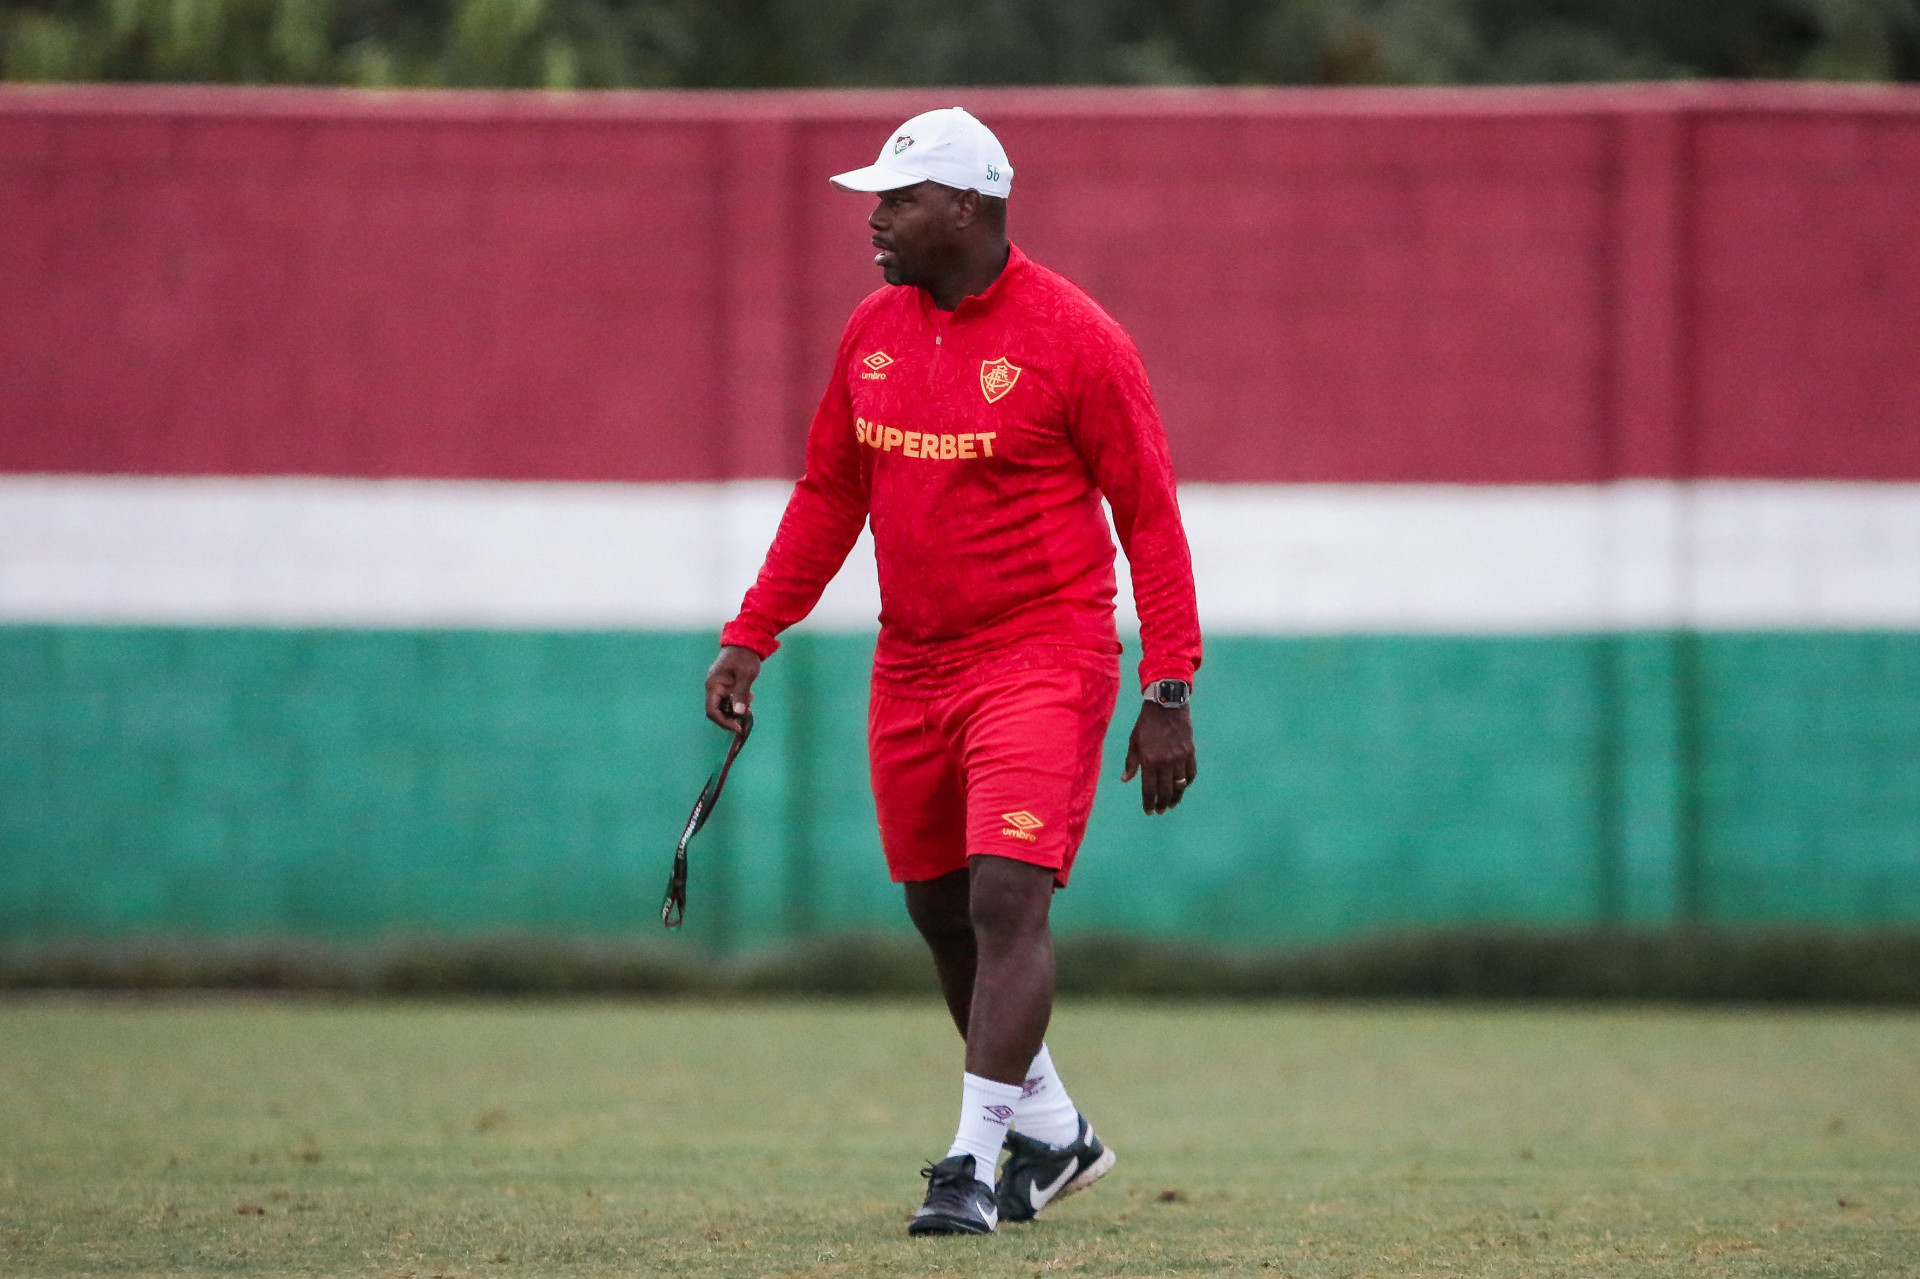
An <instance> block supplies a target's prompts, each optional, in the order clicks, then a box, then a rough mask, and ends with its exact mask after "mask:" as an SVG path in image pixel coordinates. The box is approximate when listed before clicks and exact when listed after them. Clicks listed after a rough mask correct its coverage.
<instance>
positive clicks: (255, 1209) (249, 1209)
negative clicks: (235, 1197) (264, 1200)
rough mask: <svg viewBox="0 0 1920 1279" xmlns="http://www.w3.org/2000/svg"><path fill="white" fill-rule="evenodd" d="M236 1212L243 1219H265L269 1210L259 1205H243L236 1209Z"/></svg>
mask: <svg viewBox="0 0 1920 1279" xmlns="http://www.w3.org/2000/svg"><path fill="white" fill-rule="evenodd" d="M234 1211H235V1212H237V1213H239V1214H240V1215H241V1216H242V1217H264V1216H266V1215H267V1210H266V1209H265V1208H262V1207H261V1206H260V1205H259V1204H241V1205H240V1206H239V1207H237V1208H235V1209H234Z"/></svg>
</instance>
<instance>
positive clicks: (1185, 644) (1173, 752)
mask: <svg viewBox="0 0 1920 1279" xmlns="http://www.w3.org/2000/svg"><path fill="white" fill-rule="evenodd" d="M1112 337H1113V341H1112V342H1111V343H1110V344H1108V345H1106V346H1105V349H1104V350H1103V351H1100V352H1099V353H1098V355H1097V356H1096V358H1093V359H1091V360H1090V361H1089V363H1088V365H1087V366H1086V368H1085V369H1084V370H1083V371H1082V384H1081V388H1080V396H1079V400H1080V403H1079V412H1078V413H1076V414H1075V418H1074V443H1075V445H1076V446H1077V447H1078V448H1079V450H1080V454H1081V456H1082V457H1084V458H1085V459H1086V461H1087V465H1088V468H1089V469H1090V470H1091V471H1092V472H1093V478H1094V481H1095V482H1096V483H1097V484H1099V486H1100V491H1101V492H1102V493H1104V494H1105V495H1106V498H1107V503H1108V505H1110V506H1111V507H1112V508H1113V524H1114V530H1115V531H1116V532H1117V533H1119V535H1120V546H1121V549H1122V550H1124V551H1125V552H1126V554H1127V565H1128V568H1129V570H1130V571H1131V573H1132V575H1133V598H1134V604H1135V607H1136V608H1137V609H1138V610H1139V614H1140V647H1141V657H1140V667H1139V676H1140V684H1141V687H1142V689H1143V690H1144V689H1146V688H1148V687H1150V686H1152V685H1154V684H1156V683H1158V682H1159V681H1161V680H1183V681H1185V682H1186V683H1187V684H1189V685H1191V684H1192V682H1193V674H1194V672H1195V671H1196V670H1198V669H1199V666H1200V615H1199V609H1198V606H1197V604H1196V602H1195V599H1194V592H1193V559H1192V556H1191V554H1190V553H1189V551H1188V549H1187V534H1186V530H1185V529H1184V528H1183V527H1182V526H1181V523H1180V505H1179V500H1178V498H1177V496H1176V494H1175V490H1174V479H1173V457H1172V454H1171V453H1170V452H1169V451H1168V449H1167V436H1166V430H1165V428H1163V427H1162V426H1161V424H1160V414H1159V412H1158V411H1157V410H1156V409H1155V408H1154V405H1153V394H1152V392H1151V390H1150V389H1149V388H1148V385H1147V373H1146V368H1145V366H1144V365H1143V364H1142V363H1141V362H1140V355H1139V352H1137V351H1135V350H1134V348H1133V344H1132V343H1131V342H1129V341H1127V340H1126V338H1125V336H1124V335H1122V334H1119V333H1118V332H1117V331H1116V332H1115V333H1114V334H1113V335H1112ZM1136 774H1138V775H1139V777H1140V806H1141V808H1142V809H1144V810H1145V811H1146V812H1147V813H1149V814H1153V813H1164V812H1166V811H1167V810H1168V809H1169V808H1172V807H1173V806H1174V805H1176V804H1178V803H1179V802H1180V800H1181V797H1182V796H1183V795H1185V793H1186V789H1187V787H1188V786H1190V785H1191V784H1192V783H1193V780H1194V778H1195V777H1197V776H1199V766H1198V764H1197V762H1196V760H1195V757H1194V748H1193V718H1192V714H1191V712H1190V711H1189V709H1188V708H1187V707H1185V706H1180V707H1165V706H1161V705H1159V704H1158V703H1156V702H1154V701H1149V700H1145V699H1143V700H1142V702H1141V706H1140V717H1139V719H1138V720H1137V721H1135V723H1134V726H1133V733H1132V735H1131V736H1130V737H1129V738H1128V740H1127V762H1126V768H1125V771H1124V772H1123V774H1122V775H1121V779H1120V780H1122V781H1132V780H1133V778H1134V776H1135V775H1136Z"/></svg>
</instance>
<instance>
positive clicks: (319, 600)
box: [0, 476, 1920, 635]
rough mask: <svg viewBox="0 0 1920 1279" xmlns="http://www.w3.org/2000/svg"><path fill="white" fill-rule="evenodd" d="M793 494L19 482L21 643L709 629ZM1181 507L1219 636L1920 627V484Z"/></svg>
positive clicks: (1363, 494)
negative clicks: (55, 638) (75, 633)
mask: <svg viewBox="0 0 1920 1279" xmlns="http://www.w3.org/2000/svg"><path fill="white" fill-rule="evenodd" d="M789 490H790V486H789V485H788V484H786V483H784V482H780V481H747V482H735V483H727V484H657V485H620V484H519V483H492V482H466V481H457V482H456V481H414V480H390V481H374V480H328V479H291V478H269V479H227V478H217V479H152V478H134V477H109V478H102V477H92V476H4V477H0V621H7V622H16V623H17V622H62V623H118V624H186V625H279V626H347V627H371V626H475V627H501V628H527V629H542V628H569V629H571V628H579V629H616V628H654V629H705V628H710V627H716V626H718V625H719V624H720V623H721V622H722V621H724V620H725V619H726V618H727V617H729V616H731V615H732V613H733V611H734V609H735V608H736V607H737V606H738V604H739V602H740V597H741V595H742V593H743V592H744V591H745V590H746V587H747V586H748V584H749V583H750V582H751V581H752V579H753V574H754V572H755V570H756V569H757V568H758V567H759V563H760V558H761V556H762V555H763V554H764V553H765V549H766V546H767V543H768V542H769V541H770V540H771V538H772V536H773V530H774V528H775V526H776V525H777V524H778V522H779V518H780V512H781V509H782V507H783V506H784V504H785V501H786V496H787V493H788V492H789ZM1180 500H1181V507H1182V511H1183V513H1184V515H1185V518H1186V523H1187V531H1188V536H1189V539H1190V540H1191V542H1192V544H1193V553H1194V566H1195V576H1196V580H1197V582H1198V586H1199V593H1200V609H1201V619H1202V622H1203V624H1204V626H1205V627H1206V629H1208V630H1209V631H1211V632H1213V633H1216V634H1255V635H1300V634H1347V633H1366V632H1375V633H1441V634H1445V633H1454V634H1529V633H1555V632H1579V631H1590V630H1607V629H1639V628H1658V627H1669V626H1697V627H1702V628H1707V629H1735V630H1738V629H1863V628H1864V629H1871V628H1920V485H1912V484H1875V483H1827V482H1780V483H1736V482H1720V481H1712V482H1704V483H1698V484H1691V485H1682V484H1671V483H1658V482H1630V483H1622V484H1613V485H1598V486H1592V485H1556V486H1512V487H1504V486H1438V485H1213V484H1194V485H1188V486H1185V487H1183V488H1182V490H1181V499H1180ZM1121 579H1122V584H1123V589H1122V598H1121V601H1120V612H1121V614H1122V624H1123V626H1129V625H1131V622H1132V607H1131V600H1130V598H1129V594H1128V592H1127V591H1126V590H1125V589H1124V584H1125V573H1124V570H1123V572H1122V574H1121ZM878 612H879V590H878V586H877V585H876V582H875V578H874V564H873V551H872V544H871V541H870V539H869V538H868V537H866V536H864V535H863V536H862V538H861V541H860V544H859V545H858V546H857V547H856V548H855V550H854V553H853V555H852V556H851V557H850V558H849V560H848V563H847V565H846V567H845V568H844V569H842V570H841V573H840V576H839V577H838V578H836V579H835V581H834V583H833V585H832V586H831V587H829V588H828V590H827V593H826V595H825V596H824V597H823V598H822V600H821V604H820V607H819V609H818V610H817V611H816V612H815V614H814V617H813V618H812V619H811V621H810V623H809V625H811V626H814V627H817V628H820V629H827V630H842V631H863V630H871V629H873V627H874V625H875V619H876V617H877V615H878Z"/></svg>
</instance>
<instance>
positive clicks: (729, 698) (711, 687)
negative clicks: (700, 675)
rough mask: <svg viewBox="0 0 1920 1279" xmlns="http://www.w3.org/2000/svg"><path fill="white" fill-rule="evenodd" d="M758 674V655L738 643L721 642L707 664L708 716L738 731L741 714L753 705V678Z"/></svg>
mask: <svg viewBox="0 0 1920 1279" xmlns="http://www.w3.org/2000/svg"><path fill="white" fill-rule="evenodd" d="M758 678H760V655H759V654H758V653H756V652H754V651H753V650H752V649H750V648H741V647H740V646H739V645H738V644H722V645H721V646H720V656H718V657H716V658H714V659H713V665H712V666H709V667H708V668H707V718H708V719H710V720H712V721H713V722H714V723H716V724H718V725H719V726H720V727H722V728H724V729H726V730H727V731H728V732H729V733H737V732H739V731H740V717H741V716H742V715H745V714H746V713H747V712H748V711H749V710H751V709H752V708H753V681H754V680H756V679H758Z"/></svg>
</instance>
